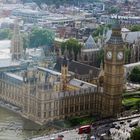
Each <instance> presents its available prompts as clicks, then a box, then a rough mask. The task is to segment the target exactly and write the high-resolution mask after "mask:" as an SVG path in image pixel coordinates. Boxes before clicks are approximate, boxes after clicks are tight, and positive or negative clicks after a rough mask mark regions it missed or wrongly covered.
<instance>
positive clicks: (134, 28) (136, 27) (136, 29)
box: [129, 25, 140, 32]
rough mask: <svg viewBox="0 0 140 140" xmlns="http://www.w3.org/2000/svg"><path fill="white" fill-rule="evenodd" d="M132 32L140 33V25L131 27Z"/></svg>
mask: <svg viewBox="0 0 140 140" xmlns="http://www.w3.org/2000/svg"><path fill="white" fill-rule="evenodd" d="M129 29H130V30H131V31H132V32H136V31H140V25H132V26H130V27H129Z"/></svg>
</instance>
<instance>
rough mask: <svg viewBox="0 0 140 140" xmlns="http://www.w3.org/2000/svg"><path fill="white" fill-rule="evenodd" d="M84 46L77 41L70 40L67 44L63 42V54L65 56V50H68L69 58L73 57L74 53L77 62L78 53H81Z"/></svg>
mask: <svg viewBox="0 0 140 140" xmlns="http://www.w3.org/2000/svg"><path fill="white" fill-rule="evenodd" d="M81 48H82V45H81V44H80V43H79V42H78V41H77V40H76V39H73V38H71V39H69V40H67V41H66V42H63V43H62V44H61V50H62V54H64V52H65V50H66V49H67V51H68V54H69V57H73V56H72V55H73V53H74V59H75V60H77V55H78V52H80V51H81Z"/></svg>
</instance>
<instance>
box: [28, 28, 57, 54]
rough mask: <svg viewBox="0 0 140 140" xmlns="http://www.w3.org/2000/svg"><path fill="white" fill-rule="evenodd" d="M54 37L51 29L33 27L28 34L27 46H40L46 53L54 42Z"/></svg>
mask: <svg viewBox="0 0 140 140" xmlns="http://www.w3.org/2000/svg"><path fill="white" fill-rule="evenodd" d="M54 37H55V36H54V33H53V32H52V31H51V30H48V29H44V28H37V27H35V28H33V29H32V31H31V33H30V34H29V47H30V48H37V47H40V46H41V47H43V49H44V53H45V54H46V52H47V50H48V49H50V48H51V46H52V44H53V42H54Z"/></svg>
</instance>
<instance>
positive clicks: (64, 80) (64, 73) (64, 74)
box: [61, 56, 68, 91]
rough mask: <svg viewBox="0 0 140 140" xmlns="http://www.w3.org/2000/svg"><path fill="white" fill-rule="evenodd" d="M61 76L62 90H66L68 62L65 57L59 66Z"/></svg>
mask: <svg viewBox="0 0 140 140" xmlns="http://www.w3.org/2000/svg"><path fill="white" fill-rule="evenodd" d="M61 74H62V90H64V91H65V90H67V81H68V80H67V76H68V60H67V57H66V56H64V59H63V62H62V66H61Z"/></svg>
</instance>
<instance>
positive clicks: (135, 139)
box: [131, 127, 140, 140]
mask: <svg viewBox="0 0 140 140" xmlns="http://www.w3.org/2000/svg"><path fill="white" fill-rule="evenodd" d="M131 140H140V127H137V128H136V129H135V130H133V131H132V133H131Z"/></svg>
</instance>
